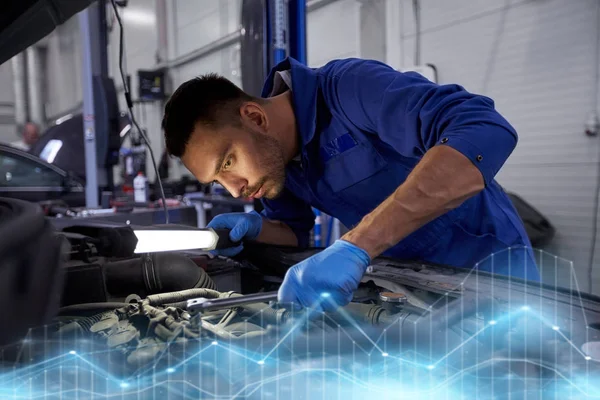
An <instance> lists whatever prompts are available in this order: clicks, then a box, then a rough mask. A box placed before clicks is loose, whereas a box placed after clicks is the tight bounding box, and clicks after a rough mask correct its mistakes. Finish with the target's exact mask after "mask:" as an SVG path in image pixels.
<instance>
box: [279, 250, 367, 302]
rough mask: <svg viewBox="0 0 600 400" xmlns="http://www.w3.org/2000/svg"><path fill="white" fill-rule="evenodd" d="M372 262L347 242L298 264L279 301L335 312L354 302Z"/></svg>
mask: <svg viewBox="0 0 600 400" xmlns="http://www.w3.org/2000/svg"><path fill="white" fill-rule="evenodd" d="M370 262H371V259H370V258H369V255H368V254H367V252H366V251H364V250H363V249H361V248H359V247H357V246H355V245H353V244H352V243H349V242H346V241H344V240H336V241H335V243H334V244H333V245H331V246H330V247H328V248H326V249H325V250H323V251H322V252H320V253H319V254H315V255H314V256H312V257H310V258H307V259H306V260H304V261H302V262H300V263H298V264H296V265H294V266H293V267H292V268H290V270H289V271H288V272H287V274H286V275H285V279H284V280H283V284H282V285H281V287H280V288H279V295H278V300H279V301H280V302H282V303H295V304H298V305H301V306H304V307H311V308H314V309H316V310H319V311H333V310H335V309H336V308H337V307H339V306H344V305H346V304H348V303H349V302H350V301H351V300H352V295H353V293H354V290H356V288H357V287H358V283H359V282H360V279H361V278H362V276H363V274H364V273H365V271H366V269H367V267H368V266H369V263H370Z"/></svg>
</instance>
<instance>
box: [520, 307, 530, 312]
mask: <svg viewBox="0 0 600 400" xmlns="http://www.w3.org/2000/svg"><path fill="white" fill-rule="evenodd" d="M521 310H523V311H529V310H531V309H530V308H529V306H523V307H521Z"/></svg>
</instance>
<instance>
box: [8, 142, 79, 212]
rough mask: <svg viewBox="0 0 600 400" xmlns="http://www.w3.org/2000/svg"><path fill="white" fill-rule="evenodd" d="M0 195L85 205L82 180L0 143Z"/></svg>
mask: <svg viewBox="0 0 600 400" xmlns="http://www.w3.org/2000/svg"><path fill="white" fill-rule="evenodd" d="M0 197H10V198H16V199H21V200H27V201H32V202H40V201H47V200H62V201H64V202H65V203H66V204H67V205H69V206H71V207H80V206H84V205H85V182H84V181H83V180H82V179H81V178H79V177H76V176H74V175H73V174H71V173H68V172H67V171H64V170H63V169H61V168H58V167H57V166H55V165H52V164H51V163H48V162H46V161H44V160H42V159H41V158H39V157H36V156H33V155H31V154H29V153H27V152H24V151H22V150H19V149H16V148H14V147H11V146H8V145H4V144H0Z"/></svg>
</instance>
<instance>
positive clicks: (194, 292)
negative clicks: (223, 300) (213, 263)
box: [144, 289, 222, 306]
mask: <svg viewBox="0 0 600 400" xmlns="http://www.w3.org/2000/svg"><path fill="white" fill-rule="evenodd" d="M221 295H222V294H221V292H217V291H216V290H212V289H188V290H181V291H179V292H170V293H160V294H153V295H151V296H148V297H146V299H145V300H144V302H145V303H147V304H150V305H152V306H159V305H163V304H167V303H179V302H182V301H187V300H190V299H194V298H196V297H206V298H209V299H217V298H219V297H221Z"/></svg>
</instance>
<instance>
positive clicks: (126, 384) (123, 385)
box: [120, 382, 129, 388]
mask: <svg viewBox="0 0 600 400" xmlns="http://www.w3.org/2000/svg"><path fill="white" fill-rule="evenodd" d="M120 386H121V387H122V388H126V387H129V383H127V382H121V385H120Z"/></svg>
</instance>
